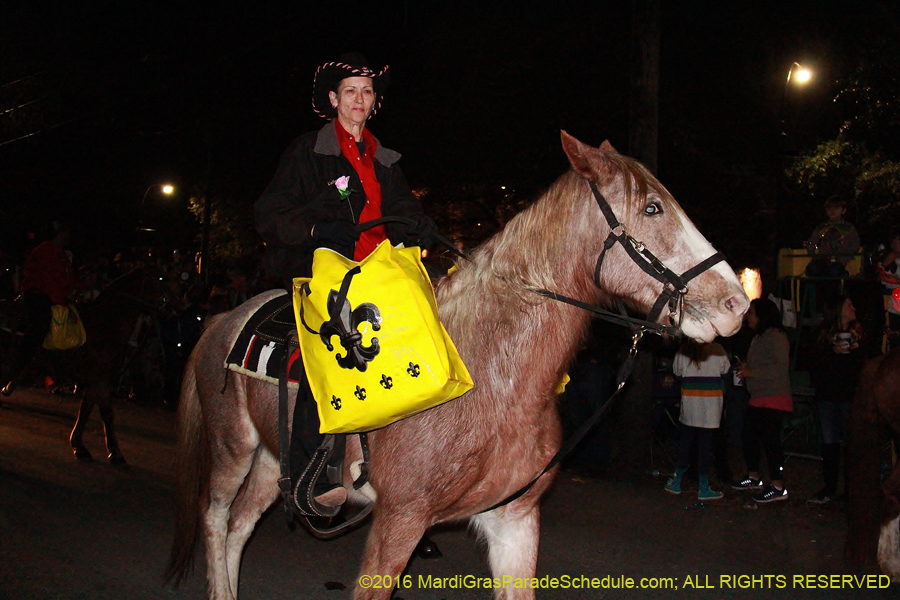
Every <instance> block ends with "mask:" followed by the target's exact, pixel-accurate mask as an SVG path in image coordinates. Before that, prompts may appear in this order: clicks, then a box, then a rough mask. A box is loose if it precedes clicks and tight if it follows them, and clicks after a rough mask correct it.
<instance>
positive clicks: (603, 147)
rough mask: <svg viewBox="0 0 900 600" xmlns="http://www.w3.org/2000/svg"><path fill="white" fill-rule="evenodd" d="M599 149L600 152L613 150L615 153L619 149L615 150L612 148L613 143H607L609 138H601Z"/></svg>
mask: <svg viewBox="0 0 900 600" xmlns="http://www.w3.org/2000/svg"><path fill="white" fill-rule="evenodd" d="M600 151H601V152H615V153H616V154H618V153H619V151H618V150H616V149H615V148H613V145H612V144H610V143H609V140H603V143H602V144H600Z"/></svg>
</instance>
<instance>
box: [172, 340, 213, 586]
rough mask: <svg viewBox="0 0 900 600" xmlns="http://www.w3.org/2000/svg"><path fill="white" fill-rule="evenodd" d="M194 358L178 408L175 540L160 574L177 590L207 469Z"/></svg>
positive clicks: (193, 540) (188, 560)
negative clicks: (167, 560)
mask: <svg viewBox="0 0 900 600" xmlns="http://www.w3.org/2000/svg"><path fill="white" fill-rule="evenodd" d="M194 363H195V357H194V356H193V355H192V356H191V359H190V360H189V362H188V366H187V368H186V369H185V374H184V382H183V383H182V386H181V399H180V402H179V405H178V433H177V447H176V450H175V537H174V539H173V540H172V550H171V552H170V553H169V562H168V564H167V565H166V570H165V572H164V573H163V579H164V581H165V582H166V583H169V582H172V581H173V580H174V583H175V586H176V587H177V586H178V585H179V584H180V583H181V581H182V580H183V579H184V578H185V577H187V575H188V574H190V572H191V570H192V569H193V566H194V547H195V546H196V545H197V534H198V529H199V525H200V496H201V493H202V488H201V486H202V485H203V484H204V481H203V478H204V477H206V474H207V473H208V469H209V445H208V442H207V432H206V426H205V425H204V423H203V411H202V409H201V407H200V395H199V392H198V390H197V376H196V371H195V364H194Z"/></svg>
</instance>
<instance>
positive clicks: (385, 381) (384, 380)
mask: <svg viewBox="0 0 900 600" xmlns="http://www.w3.org/2000/svg"><path fill="white" fill-rule="evenodd" d="M379 383H380V384H381V387H383V388H384V389H386V390H389V389H391V388H392V387H394V379H393V378H392V377H388V376H387V375H385V374H384V373H382V374H381V381H380V382H379Z"/></svg>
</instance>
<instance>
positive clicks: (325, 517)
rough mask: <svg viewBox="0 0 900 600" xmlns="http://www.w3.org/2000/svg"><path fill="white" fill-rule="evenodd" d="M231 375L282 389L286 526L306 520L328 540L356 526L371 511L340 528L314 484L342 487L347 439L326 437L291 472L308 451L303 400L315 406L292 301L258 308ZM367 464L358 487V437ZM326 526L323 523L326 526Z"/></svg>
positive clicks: (233, 356)
mask: <svg viewBox="0 0 900 600" xmlns="http://www.w3.org/2000/svg"><path fill="white" fill-rule="evenodd" d="M225 367H226V368H227V369H229V370H231V371H235V372H238V373H241V374H243V375H247V376H249V377H253V378H255V379H260V380H263V381H267V382H269V383H272V384H276V385H278V430H279V436H278V437H279V453H280V455H281V461H280V462H281V477H280V478H279V480H278V486H279V488H280V489H281V493H282V500H283V503H284V511H285V517H286V518H287V520H288V523H290V522H292V521H293V519H294V517H295V515H296V516H298V517H300V518H301V519H302V520H303V521H305V523H306V525H307V527H308V528H309V529H310V530H311V531H312V533H313V534H314V535H316V536H317V537H320V538H323V539H328V538H332V537H335V536H336V535H338V534H339V533H341V532H343V531H344V530H346V529H348V528H350V527H352V526H354V525H356V524H357V523H359V522H360V521H362V519H364V518H365V517H366V516H367V515H368V514H369V513H370V512H371V510H372V504H368V505H366V506H365V507H364V508H363V509H362V510H360V511H359V512H357V513H356V514H354V515H352V516H349V517H346V518H344V520H343V522H342V523H340V524H332V523H331V521H332V520H333V519H334V518H335V517H337V516H338V513H339V512H340V510H341V507H340V506H336V507H325V506H322V505H321V504H319V503H318V502H316V501H315V497H314V490H315V488H316V483H317V482H318V481H320V480H322V479H324V481H327V482H328V484H330V485H335V484H342V483H343V462H344V451H345V449H346V435H326V436H325V437H324V439H323V440H322V442H321V444H320V445H319V447H318V448H317V449H316V450H315V451H314V452H313V453H312V458H311V459H310V460H309V463H308V464H307V465H306V468H305V469H304V470H303V471H302V472H300V473H299V474H295V473H293V472H292V471H293V470H292V465H293V466H294V468H296V467H299V466H300V465H301V464H302V463H303V462H304V458H305V455H306V454H307V453H308V451H305V450H304V449H303V448H301V445H302V444H301V437H303V432H304V430H306V432H307V433H308V430H309V423H307V422H305V420H304V419H303V417H302V414H303V413H304V412H305V411H303V410H300V407H301V406H300V403H301V402H314V400H313V396H312V393H311V391H310V389H309V382H308V381H307V379H306V372H305V370H304V368H303V360H302V357H301V355H300V345H299V341H298V339H297V325H296V322H295V320H294V309H293V304H292V301H291V297H290V296H288V295H284V296H277V297H275V298H273V299H272V300H270V301H268V302H266V303H265V304H263V305H262V306H260V307H259V308H258V309H257V310H256V312H254V313H253V314H252V315H250V317H249V318H248V319H247V321H246V322H245V324H244V326H243V327H242V328H241V331H240V333H239V334H238V335H237V337H236V338H235V341H234V342H233V344H232V347H231V350H230V351H229V353H228V356H227V358H226V360H225ZM289 390H295V393H296V396H297V397H296V405H295V409H294V418H293V423H292V427H291V430H290V431H291V433H290V436H289V432H288V419H289V416H288V394H289V393H290V392H289ZM360 445H361V447H362V450H363V463H362V464H361V465H360V476H359V477H358V478H357V479H356V480H355V481H354V484H353V487H354V489H360V488H361V487H362V486H363V485H365V484H366V482H367V481H368V458H369V452H368V444H367V440H366V437H365V434H360ZM323 521H324V523H325V525H323V524H322V523H323Z"/></svg>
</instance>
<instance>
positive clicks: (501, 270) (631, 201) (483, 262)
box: [454, 151, 671, 302]
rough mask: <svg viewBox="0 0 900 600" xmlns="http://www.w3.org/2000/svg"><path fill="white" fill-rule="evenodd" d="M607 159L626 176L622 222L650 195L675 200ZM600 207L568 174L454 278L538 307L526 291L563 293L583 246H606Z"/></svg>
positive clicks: (645, 174)
mask: <svg viewBox="0 0 900 600" xmlns="http://www.w3.org/2000/svg"><path fill="white" fill-rule="evenodd" d="M598 152H599V151H598ZM605 154H606V158H607V159H608V160H609V161H610V162H611V163H612V166H613V168H614V169H616V170H618V171H619V172H621V173H622V174H623V175H624V176H623V177H622V178H621V181H622V185H623V187H624V190H623V191H624V196H625V203H624V207H625V210H624V211H623V214H621V215H619V219H620V220H622V221H623V222H627V219H628V215H631V214H633V213H634V212H635V211H634V208H635V206H637V205H643V203H644V202H645V201H646V199H647V195H648V194H649V193H650V191H651V190H653V191H655V192H656V193H658V194H659V195H660V196H661V197H664V198H669V199H671V195H670V194H669V193H668V191H667V190H666V189H665V188H664V187H663V186H662V185H661V184H660V183H659V182H658V181H656V179H655V178H654V177H653V176H652V175H651V174H650V172H649V171H648V170H647V169H646V168H645V167H644V166H643V165H641V164H640V163H639V162H637V161H636V160H633V159H631V158H629V157H626V156H622V155H620V154H617V153H614V152H610V153H605ZM596 206H597V205H596V202H595V200H594V197H593V195H592V194H591V191H590V188H589V186H588V182H587V180H586V179H585V178H584V177H583V176H582V175H580V174H579V173H577V172H575V171H574V170H569V171H568V172H567V173H565V174H563V175H562V176H561V177H560V178H559V179H557V180H556V181H555V182H554V183H553V184H552V185H551V186H550V187H549V188H548V189H547V191H546V192H544V193H543V194H542V195H541V196H540V197H539V198H538V199H537V200H536V201H535V202H534V203H532V204H531V205H530V206H529V207H528V208H526V209H525V210H523V211H522V212H520V213H519V214H517V215H516V216H515V217H513V218H512V219H511V220H510V221H509V223H507V225H506V227H504V228H503V229H502V230H501V231H500V232H499V233H497V234H496V235H494V236H493V237H492V238H490V239H489V240H488V241H486V242H485V243H484V244H482V245H481V246H479V247H478V248H476V249H475V250H474V251H473V252H472V255H471V261H472V262H471V263H470V264H465V263H462V264H460V265H459V273H457V274H456V275H454V277H461V278H462V279H465V280H467V281H466V283H465V285H466V287H468V286H473V287H481V286H483V287H486V288H491V289H494V290H495V291H496V292H500V289H501V288H506V289H507V293H513V294H516V295H517V296H519V299H525V300H526V301H527V302H537V301H538V297H537V296H536V295H534V294H532V293H531V292H530V291H528V290H529V289H533V288H535V287H537V288H544V289H550V290H555V291H559V292H563V293H565V291H566V287H567V284H566V283H565V281H570V280H571V276H572V274H573V270H574V269H576V268H577V264H576V260H575V258H577V257H579V256H580V254H581V253H580V250H581V249H582V248H581V247H580V246H579V244H580V243H581V242H582V241H584V240H592V239H595V240H599V241H602V240H601V236H605V231H606V228H605V227H604V224H605V222H603V221H601V217H600V212H599V211H598V210H596ZM601 227H603V231H601V229H600V228H601ZM569 285H570V284H569ZM569 291H570V292H573V291H574V290H569Z"/></svg>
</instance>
